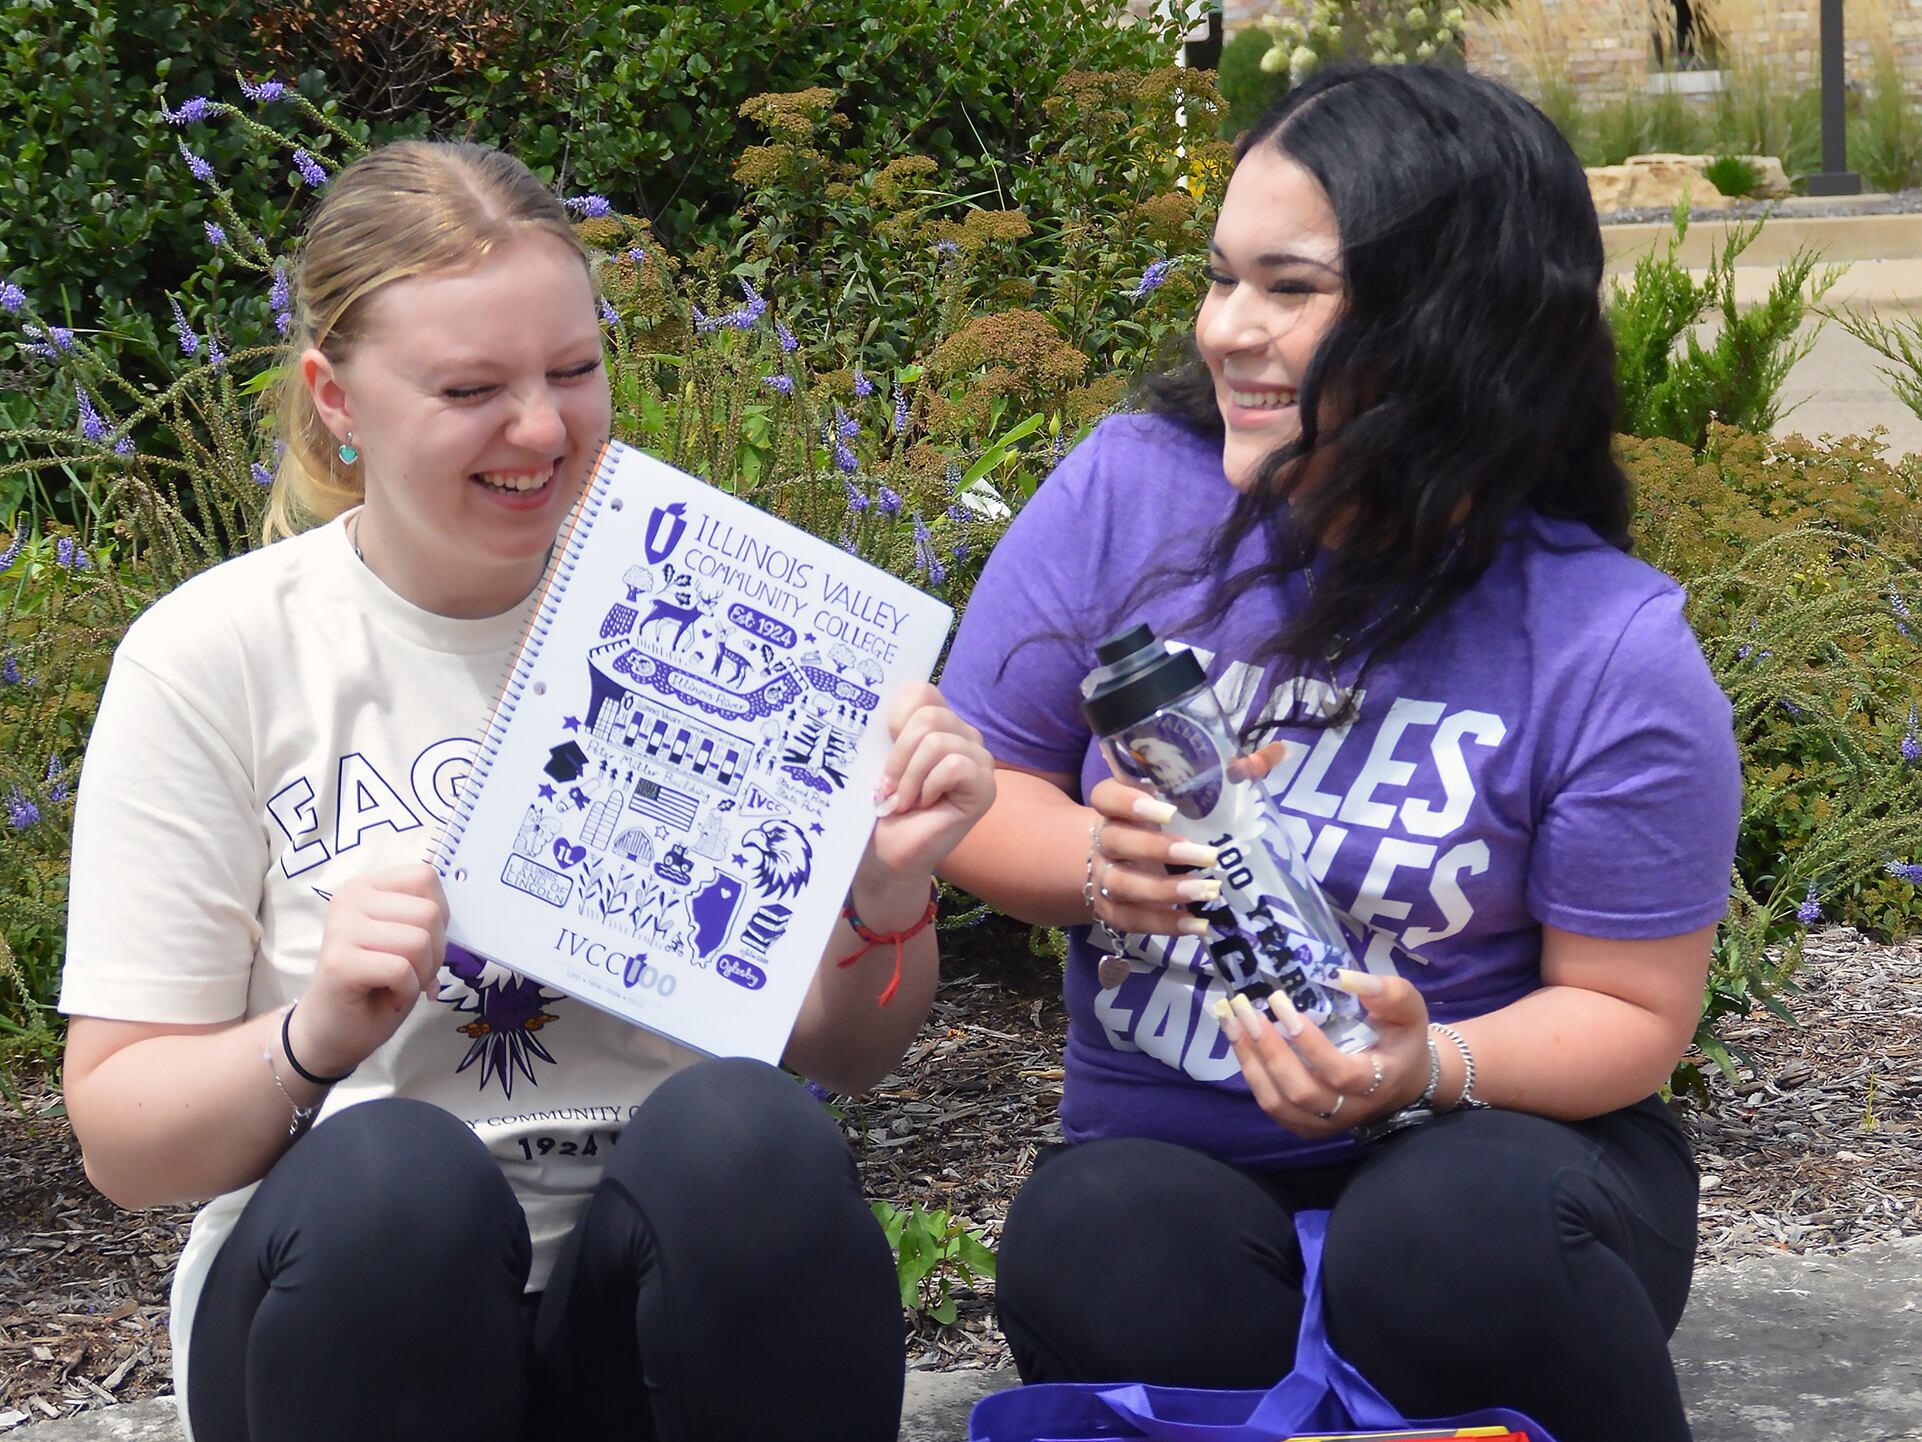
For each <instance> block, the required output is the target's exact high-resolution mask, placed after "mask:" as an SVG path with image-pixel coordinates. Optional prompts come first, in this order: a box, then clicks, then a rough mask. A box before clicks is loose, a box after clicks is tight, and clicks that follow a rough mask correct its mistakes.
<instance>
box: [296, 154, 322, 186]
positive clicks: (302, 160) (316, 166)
mask: <svg viewBox="0 0 1922 1442" xmlns="http://www.w3.org/2000/svg"><path fill="white" fill-rule="evenodd" d="M294 169H295V170H298V171H299V172H300V178H301V179H302V180H304V181H306V182H307V183H308V184H309V185H311V186H313V188H314V189H315V190H319V189H320V187H321V186H323V185H325V184H326V183H327V169H326V167H325V166H323V165H322V164H321V163H320V162H319V161H318V160H316V159H314V157H313V156H311V155H309V154H308V153H307V152H306V151H304V150H296V151H295V152H294Z"/></svg>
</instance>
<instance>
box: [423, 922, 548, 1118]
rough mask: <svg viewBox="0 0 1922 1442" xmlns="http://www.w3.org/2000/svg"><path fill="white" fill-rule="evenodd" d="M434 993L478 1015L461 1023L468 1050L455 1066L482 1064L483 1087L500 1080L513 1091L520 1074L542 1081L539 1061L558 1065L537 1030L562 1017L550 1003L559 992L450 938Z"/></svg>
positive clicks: (508, 1091)
mask: <svg viewBox="0 0 1922 1442" xmlns="http://www.w3.org/2000/svg"><path fill="white" fill-rule="evenodd" d="M435 999H436V1000H437V1001H440V1002H442V1003H444V1004H446V1005H448V1006H451V1007H453V1008H454V1010H455V1011H457V1012H461V1013H464V1014H467V1015H471V1016H472V1017H473V1018H474V1019H473V1020H472V1021H470V1022H467V1023H466V1024H464V1025H462V1026H460V1027H457V1028H456V1030H457V1031H459V1032H460V1034H461V1035H462V1036H464V1037H466V1038H467V1039H468V1047H467V1055H466V1056H464V1057H462V1058H461V1060H460V1064H459V1065H458V1066H456V1067H455V1068H454V1070H455V1072H456V1073H460V1072H464V1071H466V1070H468V1069H469V1068H470V1067H473V1066H476V1065H478V1066H479V1067H480V1078H479V1081H480V1090H482V1091H485V1090H486V1089H487V1084H488V1082H490V1081H493V1082H497V1083H498V1084H499V1085H500V1089H501V1095H502V1096H505V1097H512V1096H513V1095H514V1079H515V1077H516V1076H521V1077H525V1078H526V1079H527V1081H528V1082H529V1083H530V1084H531V1085H533V1086H539V1085H540V1084H541V1083H540V1078H539V1077H538V1076H536V1075H535V1073H534V1061H535V1059H536V1058H538V1059H539V1060H541V1061H544V1062H547V1063H548V1064H549V1065H553V1064H554V1054H553V1053H552V1052H550V1051H549V1050H548V1049H547V1047H546V1046H545V1044H543V1042H542V1041H541V1039H540V1037H539V1036H538V1035H537V1033H538V1032H539V1031H540V1030H541V1029H542V1028H543V1027H545V1026H546V1025H547V1024H548V1023H549V1022H554V1021H559V1020H560V1018H559V1017H557V1016H555V1015H554V1013H553V1012H551V1011H549V1010H548V1009H547V1008H548V1007H550V1006H553V1005H554V1004H555V1003H557V1002H559V1001H560V1000H561V997H560V996H559V995H558V994H557V993H550V992H548V990H547V989H546V988H545V987H543V986H542V985H541V984H540V983H539V982H537V981H530V980H528V979H527V978H526V977H523V976H519V975H516V974H515V973H514V972H511V971H509V970H508V969H507V968H506V967H504V966H498V965H496V964H495V963H493V962H491V961H487V960H485V959H483V958H481V957H478V956H476V955H474V953H473V952H471V951H469V950H467V948H466V947H464V946H459V945H457V944H455V943H454V942H451V941H450V942H448V943H447V960H446V964H445V966H444V967H443V969H442V971H441V975H440V981H439V987H438V990H437V994H436V997H435Z"/></svg>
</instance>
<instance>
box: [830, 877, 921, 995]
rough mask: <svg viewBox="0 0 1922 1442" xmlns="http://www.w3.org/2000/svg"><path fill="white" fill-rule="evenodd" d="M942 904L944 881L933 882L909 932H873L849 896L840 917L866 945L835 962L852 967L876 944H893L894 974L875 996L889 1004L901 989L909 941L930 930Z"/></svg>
mask: <svg viewBox="0 0 1922 1442" xmlns="http://www.w3.org/2000/svg"><path fill="white" fill-rule="evenodd" d="M940 905H941V883H940V882H938V881H936V882H932V883H930V885H929V887H928V909H927V910H926V911H924V912H922V913H921V919H920V920H919V921H917V922H915V923H914V925H913V926H910V927H909V928H908V929H907V930H906V931H873V930H870V929H869V927H868V926H867V924H866V923H865V922H863V921H862V920H861V918H860V917H858V916H856V915H855V914H854V898H853V897H851V896H850V897H849V898H848V901H847V904H846V905H845V906H843V907H842V908H841V916H842V918H843V919H844V920H845V921H846V922H847V924H848V925H849V926H850V927H851V928H853V931H854V934H855V935H856V936H858V937H860V938H861V940H862V941H863V942H865V943H866V945H864V946H863V947H862V948H861V949H860V950H859V951H856V952H852V953H850V954H849V955H847V956H844V957H842V958H841V959H840V960H839V961H837V962H835V963H834V964H835V965H836V966H853V965H854V963H855V962H857V961H859V960H860V959H861V958H862V957H864V956H866V955H867V954H868V953H869V952H870V951H873V950H874V948H875V947H877V946H887V945H890V944H892V945H893V947H894V975H892V976H890V977H889V978H888V984H887V985H886V986H884V987H882V988H881V994H880V995H879V996H877V997H876V998H875V999H874V1004H875V1005H876V1006H886V1005H887V1004H888V1003H889V1002H891V1001H893V1000H894V994H895V992H897V991H899V990H900V989H901V957H902V953H903V950H904V948H905V946H906V944H907V942H908V941H909V940H910V939H912V938H913V937H917V936H919V935H920V934H921V933H922V932H924V931H926V930H927V929H928V926H929V924H930V923H932V922H933V920H934V914H935V912H936V911H937V910H938V909H939V907H940Z"/></svg>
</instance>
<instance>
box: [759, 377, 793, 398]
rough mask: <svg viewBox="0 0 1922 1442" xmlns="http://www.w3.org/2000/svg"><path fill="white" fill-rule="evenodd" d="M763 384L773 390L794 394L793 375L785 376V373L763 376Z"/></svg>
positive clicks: (784, 393) (788, 394)
mask: <svg viewBox="0 0 1922 1442" xmlns="http://www.w3.org/2000/svg"><path fill="white" fill-rule="evenodd" d="M761 384H762V385H764V386H766V387H767V388H768V389H769V390H771V391H779V392H780V393H781V394H782V395H784V396H791V395H793V394H794V377H793V376H783V375H773V376H762V377H761Z"/></svg>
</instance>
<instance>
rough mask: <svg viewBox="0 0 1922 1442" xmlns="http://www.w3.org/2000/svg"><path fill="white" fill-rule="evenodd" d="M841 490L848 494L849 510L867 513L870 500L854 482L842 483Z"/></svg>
mask: <svg viewBox="0 0 1922 1442" xmlns="http://www.w3.org/2000/svg"><path fill="white" fill-rule="evenodd" d="M841 489H842V490H844V491H846V492H847V497H848V509H849V510H850V511H865V510H866V509H867V508H868V505H869V502H868V498H867V497H866V496H865V495H863V494H862V493H861V489H860V487H858V486H856V485H855V484H854V482H853V481H842V482H841Z"/></svg>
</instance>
